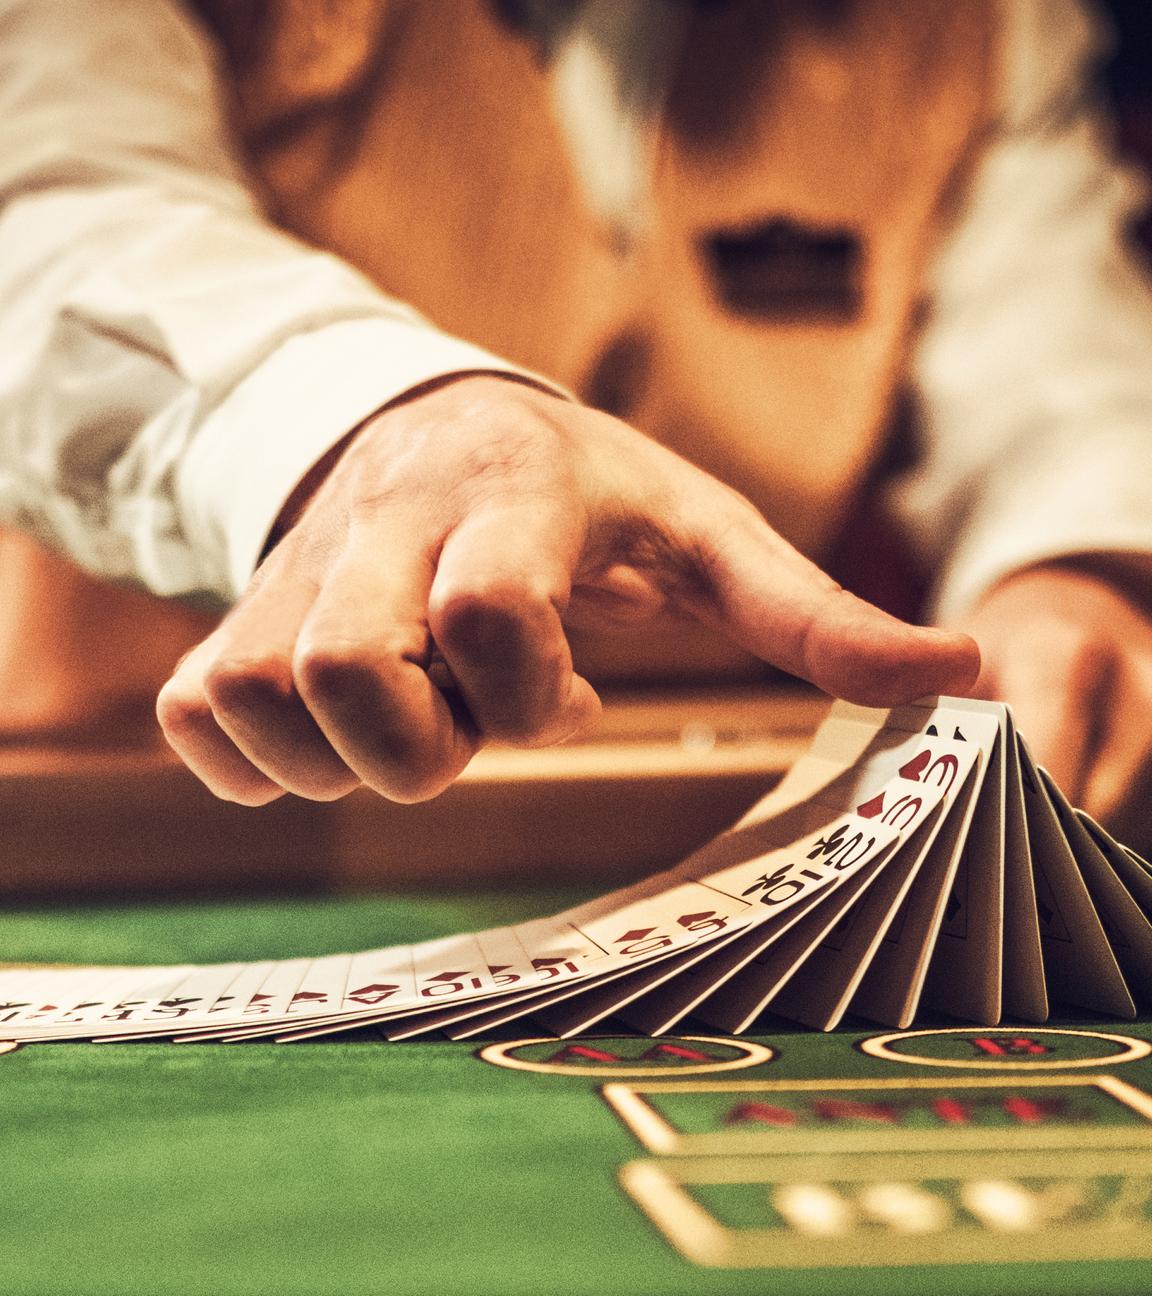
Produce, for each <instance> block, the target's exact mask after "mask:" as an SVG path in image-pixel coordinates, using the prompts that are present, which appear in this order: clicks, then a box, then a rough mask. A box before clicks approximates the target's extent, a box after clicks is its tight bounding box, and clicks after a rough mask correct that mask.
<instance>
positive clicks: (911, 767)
mask: <svg viewBox="0 0 1152 1296" xmlns="http://www.w3.org/2000/svg"><path fill="white" fill-rule="evenodd" d="M931 759H932V753H931V752H930V751H922V752H920V754H919V755H918V756H913V757H912V759H911V760H910V761H909V762H908V764H907V765H901V766H900V777H901V778H906V779H911V780H912V782H913V783H919V782H920V775H921V774H923V773H924V769H925V766H927V764H928V762H929V761H930V760H931Z"/></svg>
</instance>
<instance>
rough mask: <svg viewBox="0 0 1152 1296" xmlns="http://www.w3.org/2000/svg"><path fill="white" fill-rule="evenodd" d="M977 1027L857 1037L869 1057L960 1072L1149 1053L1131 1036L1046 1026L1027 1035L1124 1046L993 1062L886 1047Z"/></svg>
mask: <svg viewBox="0 0 1152 1296" xmlns="http://www.w3.org/2000/svg"><path fill="white" fill-rule="evenodd" d="M979 1029H980V1028H979V1027H975V1028H974V1027H971V1026H947V1027H941V1028H939V1029H936V1030H918V1031H895V1032H894V1033H893V1034H891V1035H874V1036H873V1037H872V1038H871V1039H866V1040H861V1041H860V1044H859V1048H860V1051H861V1052H862V1053H867V1054H868V1056H869V1057H875V1058H883V1059H884V1060H885V1061H886V1062H907V1063H908V1065H909V1066H940V1067H959V1068H960V1069H961V1070H964V1071H972V1070H976V1071H1004V1070H1007V1069H1009V1068H1012V1067H1029V1068H1037V1067H1049V1068H1051V1069H1052V1070H1058V1071H1068V1070H1070V1069H1071V1068H1073V1067H1097V1066H1100V1064H1101V1063H1103V1062H1107V1063H1108V1064H1109V1066H1111V1065H1113V1064H1115V1063H1119V1062H1135V1061H1136V1060H1137V1059H1139V1058H1143V1057H1147V1056H1148V1055H1149V1053H1152V1044H1150V1043H1149V1042H1148V1041H1147V1040H1138V1039H1132V1038H1131V1036H1129V1035H1107V1034H1105V1033H1104V1032H1103V1031H1081V1030H1056V1029H1055V1028H1050V1027H1047V1026H1045V1027H1037V1028H1036V1029H1034V1030H1032V1031H1031V1035H1072V1036H1075V1037H1076V1038H1077V1039H1098V1040H1107V1042H1108V1043H1109V1044H1124V1045H1126V1046H1127V1047H1126V1048H1125V1049H1124V1051H1123V1052H1121V1053H1106V1054H1104V1055H1102V1056H1098V1057H1087V1058H1072V1059H1065V1060H1064V1061H1062V1062H1061V1061H1050V1062H1035V1061H1029V1060H1026V1059H1021V1060H1019V1061H1016V1060H1013V1061H1008V1060H1007V1059H1004V1060H1001V1061H997V1062H993V1061H991V1060H988V1061H979V1060H976V1061H972V1062H966V1061H962V1060H961V1059H960V1058H934V1057H925V1056H924V1055H923V1054H918V1053H898V1052H897V1051H896V1050H895V1049H892V1048H890V1047H889V1045H890V1044H892V1043H893V1042H894V1041H896V1040H907V1039H919V1038H921V1037H922V1036H925V1035H974V1034H976V1033H978V1031H979ZM987 1029H989V1030H992V1029H995V1031H996V1032H997V1033H999V1034H1003V1033H1004V1028H1003V1027H1001V1026H997V1027H995V1028H992V1027H989V1028H987ZM1010 1029H1012V1030H1019V1031H1020V1033H1021V1035H1024V1034H1027V1033H1028V1029H1029V1028H1028V1027H1025V1026H1020V1027H1011V1028H1010ZM1031 1035H1029V1038H1031Z"/></svg>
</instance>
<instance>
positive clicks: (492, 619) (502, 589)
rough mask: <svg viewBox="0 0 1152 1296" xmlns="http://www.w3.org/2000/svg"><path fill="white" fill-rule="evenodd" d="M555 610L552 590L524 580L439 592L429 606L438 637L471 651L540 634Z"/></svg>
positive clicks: (502, 580)
mask: <svg viewBox="0 0 1152 1296" xmlns="http://www.w3.org/2000/svg"><path fill="white" fill-rule="evenodd" d="M555 611H556V605H555V602H554V601H553V596H552V591H551V588H550V587H549V586H548V585H546V584H545V583H544V582H543V581H536V580H532V579H531V578H528V577H501V578H492V579H482V580H476V581H474V582H472V583H471V584H470V585H468V586H467V587H461V588H456V589H451V590H446V591H441V592H438V593H437V594H435V595H434V597H433V600H432V602H431V604H430V607H429V614H430V616H431V618H432V621H433V623H434V625H435V627H436V632H437V639H438V640H442V641H443V642H445V643H446V644H448V645H450V646H453V647H456V648H458V649H461V650H464V651H473V652H486V651H496V652H498V651H500V650H501V649H503V648H505V647H507V646H508V644H509V643H511V642H517V641H521V640H523V639H525V638H530V637H533V636H534V635H536V634H541V633H543V631H544V629H545V627H546V626H547V624H548V622H549V620H550V619H551V617H552V616H554V614H555Z"/></svg>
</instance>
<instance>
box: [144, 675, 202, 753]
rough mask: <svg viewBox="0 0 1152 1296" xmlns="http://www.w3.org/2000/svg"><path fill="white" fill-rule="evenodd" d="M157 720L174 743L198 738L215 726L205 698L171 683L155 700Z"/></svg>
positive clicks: (198, 693) (166, 685)
mask: <svg viewBox="0 0 1152 1296" xmlns="http://www.w3.org/2000/svg"><path fill="white" fill-rule="evenodd" d="M156 718H157V720H158V721H159V722H160V727H161V728H162V729H163V730H164V732H165V734H167V735H168V737H169V738H170V739H172V740H173V741H175V742H180V741H182V740H186V739H192V738H200V737H202V736H203V735H204V734H205V733H208V732H211V730H212V729H213V728H214V727H215V719H214V717H213V714H212V707H211V706H210V705H209V702H208V699H207V697H205V696H204V694H203V693H200V692H195V691H190V690H188V689H186V688H182V687H181V686H179V685H178V684H176V683H174V682H173V681H169V683H167V684H165V685H164V687H163V688H162V689H161V690H160V694H159V696H158V697H157V699H156Z"/></svg>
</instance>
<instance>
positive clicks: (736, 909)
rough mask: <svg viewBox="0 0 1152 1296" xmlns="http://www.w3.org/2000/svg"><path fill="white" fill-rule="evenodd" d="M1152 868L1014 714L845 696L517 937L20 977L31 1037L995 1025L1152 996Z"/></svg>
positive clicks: (14, 974)
mask: <svg viewBox="0 0 1152 1296" xmlns="http://www.w3.org/2000/svg"><path fill="white" fill-rule="evenodd" d="M1150 916H1152V869H1150V868H1149V866H1148V865H1147V864H1146V863H1145V862H1144V861H1143V860H1141V859H1140V858H1139V857H1138V856H1137V855H1135V854H1134V853H1133V852H1131V851H1129V850H1127V849H1126V848H1125V847H1123V846H1121V845H1120V844H1119V843H1117V842H1116V841H1114V840H1113V839H1112V838H1111V837H1110V836H1109V835H1108V834H1107V833H1106V832H1105V831H1104V830H1103V829H1102V828H1100V826H1099V825H1098V824H1096V823H1095V822H1094V821H1093V820H1092V819H1091V818H1089V817H1088V816H1087V815H1085V814H1083V813H1082V812H1080V811H1078V810H1075V809H1073V808H1072V807H1071V806H1070V805H1069V804H1068V802H1067V801H1066V800H1065V798H1064V797H1063V795H1062V794H1061V792H1060V790H1059V789H1058V788H1057V787H1056V786H1055V785H1054V784H1053V782H1052V781H1051V779H1050V778H1049V777H1048V776H1047V774H1046V773H1045V771H1044V770H1042V769H1040V768H1038V767H1037V766H1036V765H1035V764H1034V762H1033V761H1032V759H1031V757H1030V756H1029V754H1028V749H1027V746H1026V744H1025V742H1024V741H1023V739H1022V738H1021V737H1020V735H1018V734H1017V733H1016V731H1015V729H1014V726H1013V723H1012V717H1011V715H1010V713H1009V712H1008V710H1007V708H1006V707H1004V706H1002V705H1000V704H997V703H986V702H972V701H967V700H963V699H956V698H940V699H936V700H935V701H934V702H932V703H919V704H915V705H912V706H907V707H901V708H897V709H895V710H891V711H887V710H869V709H865V708H861V707H855V706H850V705H848V704H845V703H838V704H836V705H835V706H834V707H833V708H832V710H831V712H830V713H829V715H828V717H827V719H826V720H825V721H824V723H823V724H822V725H821V727H820V729H819V730H818V732H817V733H816V735H815V737H814V739H813V741H812V744H811V746H810V748H809V749H808V750H807V752H806V753H805V754H804V755H803V756H802V757H801V758H800V760H799V761H798V762H797V763H796V764H795V765H794V766H793V767H792V769H791V770H790V771H789V773H788V774H787V776H786V777H785V778H784V779H783V781H782V782H781V783H780V784H779V785H778V786H777V787H776V788H775V789H774V790H773V791H772V792H771V793H770V794H769V795H768V796H767V797H765V798H764V799H763V800H762V801H760V802H759V803H758V804H757V805H756V806H754V807H753V808H752V810H750V811H749V812H748V813H747V814H746V815H745V816H744V818H743V819H742V820H741V821H740V822H739V823H738V824H737V825H736V826H735V827H734V828H732V829H731V830H730V831H728V832H726V833H724V834H723V835H722V836H720V837H718V838H716V839H714V840H713V841H711V842H710V843H709V844H708V845H706V846H704V847H703V848H702V849H700V850H698V851H697V852H696V853H695V854H693V855H692V856H690V857H689V858H688V859H687V860H685V861H684V862H682V863H681V864H679V865H677V866H676V867H675V868H672V869H670V870H668V871H667V872H665V873H661V874H659V875H658V876H655V877H652V878H648V879H646V880H645V881H643V882H640V883H638V884H636V885H632V886H629V887H627V888H625V889H623V890H619V891H616V892H613V893H612V894H610V895H606V896H603V897H601V898H599V899H596V900H593V901H591V902H589V903H585V904H582V905H579V906H578V907H576V908H574V909H569V910H567V911H565V912H563V913H560V914H557V915H556V916H555V917H552V918H541V919H534V920H532V921H530V922H526V923H522V924H520V925H519V926H511V927H503V928H496V929H492V930H489V931H484V932H479V933H474V934H467V935H459V936H451V937H446V938H444V939H440V940H434V941H428V942H425V943H423V944H419V945H412V946H391V947H388V948H384V949H375V950H369V951H366V952H363V953H352V954H337V955H330V956H326V957H323V958H316V959H309V958H293V959H288V960H283V961H279V962H261V963H253V964H238V963H227V964H214V965H209V966H178V967H171V966H168V967H65V968H59V967H45V968H36V967H25V968H18V969H10V970H7V971H4V972H0V997H2V1002H0V1031H2V1033H3V1036H4V1038H5V1039H9V1040H17V1041H36V1040H65V1039H99V1040H106V1041H126V1040H140V1039H153V1040H155V1039H173V1040H183V1041H194V1040H242V1039H252V1038H262V1039H276V1040H281V1041H286V1042H287V1041H295V1040H304V1039H312V1038H316V1037H320V1036H324V1035H330V1034H334V1033H337V1032H340V1031H347V1030H351V1029H355V1028H360V1027H364V1026H368V1025H372V1026H378V1027H379V1028H380V1030H381V1031H382V1033H383V1035H384V1036H385V1037H386V1038H388V1039H391V1040H403V1039H411V1038H414V1037H417V1036H420V1035H422V1034H427V1033H441V1034H446V1035H448V1036H449V1037H451V1038H453V1039H465V1038H472V1037H477V1036H482V1035H484V1034H486V1033H489V1032H491V1031H492V1030H494V1029H495V1028H497V1027H502V1026H504V1025H506V1024H508V1023H511V1022H514V1021H516V1020H518V1019H531V1022H532V1024H533V1025H542V1026H543V1027H545V1028H546V1029H547V1030H548V1031H549V1032H550V1033H552V1034H554V1035H558V1036H568V1035H576V1034H581V1033H584V1032H586V1031H588V1030H589V1029H590V1028H591V1027H593V1026H595V1025H596V1024H597V1023H598V1022H601V1021H604V1020H606V1019H608V1018H611V1019H612V1020H613V1021H614V1022H615V1023H617V1024H619V1023H623V1024H624V1025H625V1026H626V1027H627V1028H629V1029H631V1030H634V1031H638V1032H641V1033H644V1034H651V1035H661V1034H667V1033H668V1032H670V1031H671V1030H673V1029H674V1028H675V1027H676V1026H677V1024H678V1023H680V1022H682V1021H683V1020H684V1019H686V1018H689V1017H691V1018H693V1019H695V1020H696V1021H700V1022H703V1023H706V1024H707V1025H708V1026H710V1027H712V1028H715V1029H719V1030H723V1031H726V1032H731V1033H740V1032H742V1031H745V1030H747V1029H748V1028H749V1027H750V1026H751V1025H752V1023H753V1022H755V1021H756V1020H757V1018H759V1017H760V1015H761V1014H763V1013H771V1014H774V1015H775V1016H777V1017H780V1018H785V1019H787V1020H789V1021H792V1022H795V1023H799V1024H801V1025H804V1026H808V1027H812V1028H815V1029H818V1030H830V1029H832V1028H833V1027H834V1026H836V1025H837V1023H838V1022H839V1021H840V1020H841V1018H842V1017H843V1016H844V1014H845V1013H851V1014H853V1015H855V1016H858V1017H862V1018H865V1019H867V1020H869V1021H873V1022H878V1023H883V1024H887V1025H891V1026H895V1027H900V1028H903V1027H906V1026H908V1025H910V1024H911V1023H912V1022H913V1020H914V1019H915V1018H916V1017H917V1014H918V1013H920V1012H921V1011H923V1012H926V1013H943V1014H947V1015H949V1016H952V1017H955V1018H958V1019H960V1020H963V1021H970V1022H976V1023H979V1024H982V1025H993V1024H995V1023H997V1022H998V1021H1000V1019H1001V1017H1002V1016H1007V1017H1011V1018H1015V1019H1022V1020H1025V1021H1031V1022H1043V1021H1045V1020H1046V1019H1047V1017H1048V1015H1049V1011H1050V1005H1053V1004H1057V1005H1061V1006H1065V1007H1074V1008H1078V1009H1088V1010H1091V1011H1095V1012H1099V1013H1103V1014H1107V1015H1109V1016H1111V1017H1134V1016H1135V1015H1136V1012H1137V1005H1138V1004H1147V1003H1148V1002H1149V1000H1152V923H1150V922H1149V917H1150Z"/></svg>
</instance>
